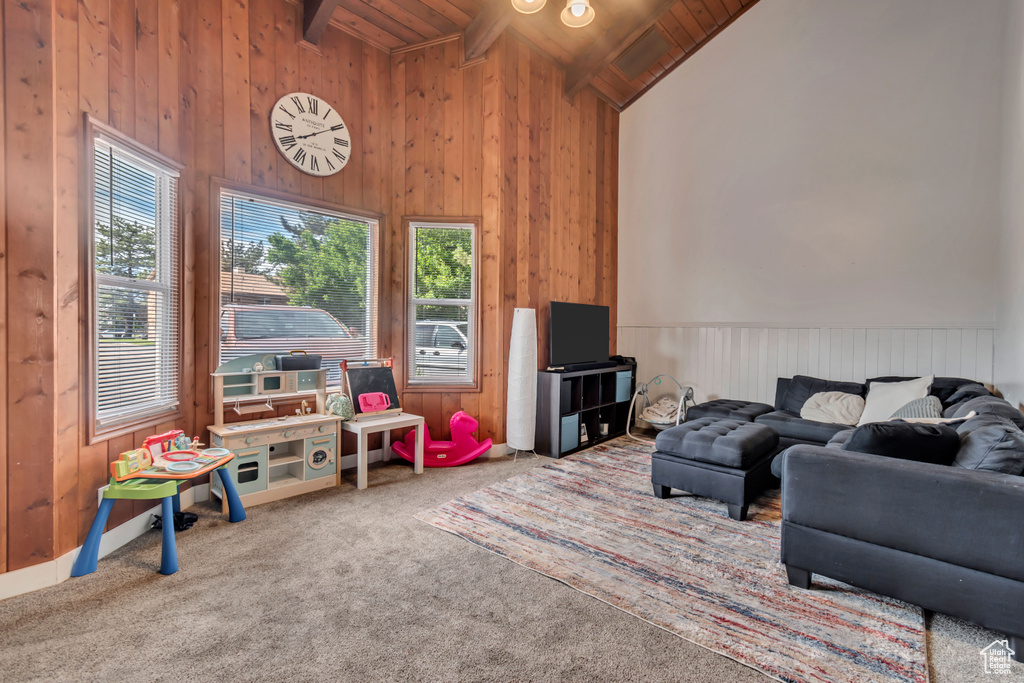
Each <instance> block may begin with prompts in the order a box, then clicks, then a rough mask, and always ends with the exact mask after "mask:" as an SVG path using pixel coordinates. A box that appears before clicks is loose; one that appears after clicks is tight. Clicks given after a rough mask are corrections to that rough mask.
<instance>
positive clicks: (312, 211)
mask: <svg viewBox="0 0 1024 683" xmlns="http://www.w3.org/2000/svg"><path fill="white" fill-rule="evenodd" d="M377 230H378V225H377V221H375V220H371V219H367V218H363V217H360V216H353V215H348V214H345V213H341V212H333V211H326V210H323V209H320V208H314V207H311V206H304V205H302V204H299V203H292V202H286V201H280V200H272V199H268V198H265V197H259V196H256V195H251V194H246V193H242V192H236V191H228V190H223V191H222V192H221V195H220V234H221V255H220V256H221V273H220V281H221V286H220V290H221V291H220V294H221V314H220V362H221V363H225V362H227V361H229V360H232V359H234V358H239V357H241V356H246V355H251V354H257V353H273V352H277V353H287V352H289V351H292V350H302V351H306V352H307V353H311V354H313V353H316V354H320V355H321V356H322V361H321V362H322V367H324V368H326V369H327V383H328V385H330V386H336V385H338V384H339V383H340V379H341V372H340V368H339V364H340V363H341V361H342V360H343V359H356V358H372V357H375V356H376V354H377V269H378V267H379V266H378V260H377V252H378V249H377V239H378V236H377Z"/></svg>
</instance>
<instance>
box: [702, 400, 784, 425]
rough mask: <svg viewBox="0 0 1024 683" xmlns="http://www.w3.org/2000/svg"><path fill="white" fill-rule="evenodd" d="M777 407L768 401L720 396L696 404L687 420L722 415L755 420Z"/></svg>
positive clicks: (742, 420)
mask: <svg viewBox="0 0 1024 683" xmlns="http://www.w3.org/2000/svg"><path fill="white" fill-rule="evenodd" d="M773 410H775V408H774V407H773V406H770V405H768V404H767V403H752V402H751V401H735V400H733V399H731V398H718V399H715V400H714V401H705V402H704V403H701V404H700V405H695V406H693V407H692V408H690V409H689V410H687V411H686V421H687V422H689V421H690V420H697V419H699V418H702V417H721V418H725V419H727V420H736V421H738V422H753V421H754V418H755V417H757V416H759V415H764V414H766V413H770V412H772V411H773Z"/></svg>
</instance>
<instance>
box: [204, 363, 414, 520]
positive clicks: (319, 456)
mask: <svg viewBox="0 0 1024 683" xmlns="http://www.w3.org/2000/svg"><path fill="white" fill-rule="evenodd" d="M296 354H301V352H292V354H288V355H282V354H272V353H268V354H257V355H251V356H244V357H242V358H236V359H234V360H232V361H228V362H227V363H224V364H223V365H221V366H220V367H218V368H217V370H216V372H214V373H212V375H211V376H212V378H213V399H214V424H212V425H210V426H209V427H208V429H209V431H210V440H211V445H213V446H216V447H220V448H226V449H228V450H230V451H231V452H232V453H234V455H235V457H234V459H233V460H231V462H230V463H229V464H228V465H227V470H228V471H229V473H230V476H231V479H232V480H233V481H234V482H235V487H236V488H237V490H238V495H239V496H240V498H241V501H242V503H243V504H244V505H245V506H246V507H250V506H252V505H258V504H260V503H267V502H270V501H273V500H279V499H281V498H288V497H290V496H295V495H299V494H302V493H308V492H310V491H317V490H319V489H324V488H329V487H331V486H335V485H338V484H340V483H341V478H340V474H339V469H338V462H339V457H340V454H339V438H340V434H341V425H342V424H343V422H342V420H343V418H342V417H341V416H340V415H338V414H335V413H333V412H331V411H329V410H328V409H327V407H328V405H329V404H328V401H327V398H328V397H327V370H326V369H324V368H321V367H320V362H319V361H320V359H319V357H316V356H305V355H304V354H302V355H296ZM373 362H377V361H373ZM387 362H388V369H389V370H390V359H389V360H388V361H387ZM367 364H368V361H359V362H358V365H360V366H362V365H367ZM342 375H343V377H344V378H345V381H346V384H347V383H348V374H347V373H345V372H343V373H342ZM351 391H352V389H351V387H349V392H350V393H351ZM362 393H364V392H362V391H357V394H358V395H359V396H362ZM332 401H333V399H332ZM275 403H277V404H283V403H288V404H299V405H301V407H300V408H298V409H296V411H295V414H294V415H287V416H279V417H270V418H261V419H255V420H242V421H238V422H233V421H232V422H229V421H227V420H226V419H225V417H226V416H229V415H231V414H232V413H233V414H234V415H238V416H245V415H254V414H258V413H266V412H267V411H273V410H274V409H275ZM364 403H366V401H364ZM378 403H380V406H377V405H376V404H375V405H374V406H373V408H375V409H376V410H375V412H371V413H367V412H364V411H360V410H357V411H356V413H355V415H354V416H353V419H355V420H362V421H369V422H373V423H375V424H377V423H379V425H380V426H381V427H385V428H388V429H391V428H399V427H405V426H412V422H409V420H408V419H407V420H406V422H409V424H406V423H405V422H401V420H399V422H401V424H399V422H395V419H396V418H415V420H413V421H418V423H417V424H418V425H420V426H419V427H418V428H419V429H422V426H421V425H422V423H423V418H422V417H419V416H410V415H407V414H404V413H400V410H401V409H400V408H397V406H395V407H392V406H391V401H390V400H388V401H378ZM385 403H386V404H387V405H386V406H385V405H384V404H385ZM331 405H333V403H332V404H331ZM396 411H398V412H399V414H398V415H396V414H394V413H395V412H396ZM388 413H390V414H388ZM382 421H386V424H385V422H382ZM392 423H393V424H394V426H391V425H392ZM372 426H373V425H361V427H362V428H363V430H364V431H365V430H366V429H370V428H371V427H372ZM350 431H351V430H350ZM364 441H365V439H363V440H360V442H359V449H358V452H357V458H358V466H357V469H358V488H365V487H366V481H365V479H366V476H365V472H366V465H367V460H368V454H367V452H366V447H365V443H364ZM385 450H387V447H386V446H385ZM419 451H420V453H419V457H418V458H417V462H416V465H415V468H414V471H415V472H416V473H417V474H420V473H422V471H423V465H422V447H421V448H420V449H419ZM385 457H386V456H385ZM210 491H211V493H212V494H213V496H214V497H215V498H217V499H219V500H221V505H222V507H223V508H224V509H225V510H226V506H227V503H226V502H225V501H224V498H225V497H224V492H223V489H222V485H221V482H220V480H219V479H213V480H211V484H210Z"/></svg>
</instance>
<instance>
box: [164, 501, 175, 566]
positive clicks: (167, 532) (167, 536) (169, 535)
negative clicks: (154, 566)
mask: <svg viewBox="0 0 1024 683" xmlns="http://www.w3.org/2000/svg"><path fill="white" fill-rule="evenodd" d="M172 498H177V496H167V497H166V498H161V499H160V505H161V506H162V508H163V515H164V523H163V532H164V544H163V549H162V551H161V553H160V573H161V574H164V575H166V574H173V573H174V572H176V571H178V546H177V545H176V544H175V543H174V502H173V501H172V500H171V499H172Z"/></svg>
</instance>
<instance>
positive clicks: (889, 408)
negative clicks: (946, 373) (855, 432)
mask: <svg viewBox="0 0 1024 683" xmlns="http://www.w3.org/2000/svg"><path fill="white" fill-rule="evenodd" d="M934 379H935V375H928V376H927V377H919V378H918V379H912V380H910V381H907V382H872V383H871V387H870V388H869V389H868V397H867V399H866V400H865V401H864V412H863V413H861V416H860V421H859V422H858V423H857V426H858V427H859V426H860V425H863V424H867V423H869V422H888V421H889V418H890V417H892V414H893V413H895V412H896V411H897V410H899V409H900V408H902V407H903V406H905V405H907V404H908V403H910V402H911V401H913V400H914V399H916V398H924V397H925V396H927V395H928V390H929V389H930V388H931V386H932V381H933V380H934Z"/></svg>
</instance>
